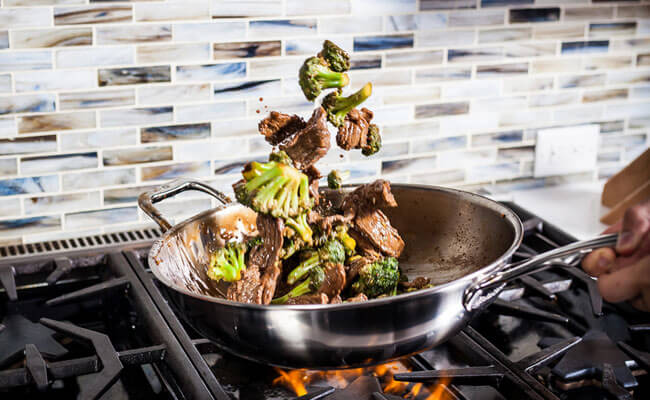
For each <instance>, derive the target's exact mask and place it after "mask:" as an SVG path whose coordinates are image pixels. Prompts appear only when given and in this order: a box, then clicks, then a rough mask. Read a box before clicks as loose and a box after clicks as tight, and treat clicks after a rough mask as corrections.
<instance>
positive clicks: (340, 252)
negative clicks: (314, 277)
mask: <svg viewBox="0 0 650 400" xmlns="http://www.w3.org/2000/svg"><path fill="white" fill-rule="evenodd" d="M307 254H308V257H307V258H305V259H304V260H303V261H302V262H301V263H300V264H298V266H297V267H296V268H294V269H293V270H292V271H291V272H289V275H288V276H287V282H288V283H289V284H290V285H293V284H294V283H296V282H297V281H298V280H299V279H301V278H302V277H303V276H305V275H306V274H307V273H308V272H309V271H311V270H312V269H313V268H314V267H316V266H318V265H320V264H321V263H324V262H332V263H334V264H342V263H343V262H344V261H345V248H344V247H343V245H342V244H341V243H340V242H339V241H338V240H329V241H327V242H325V244H323V246H321V247H319V248H318V249H317V250H316V251H310V252H309V253H307Z"/></svg>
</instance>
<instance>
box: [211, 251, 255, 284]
mask: <svg viewBox="0 0 650 400" xmlns="http://www.w3.org/2000/svg"><path fill="white" fill-rule="evenodd" d="M247 248H248V244H247V243H229V244H227V245H226V246H225V247H222V248H220V249H218V250H217V251H215V252H214V253H212V254H211V255H210V265H209V267H208V277H209V278H210V279H212V280H215V281H221V280H223V281H226V282H235V281H238V280H240V279H241V271H242V270H245V269H246V262H245V255H246V249H247Z"/></svg>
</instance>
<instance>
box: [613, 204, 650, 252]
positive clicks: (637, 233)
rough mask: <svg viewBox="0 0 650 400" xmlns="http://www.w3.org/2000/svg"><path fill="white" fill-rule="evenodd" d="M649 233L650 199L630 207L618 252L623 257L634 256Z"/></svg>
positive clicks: (624, 217)
mask: <svg viewBox="0 0 650 400" xmlns="http://www.w3.org/2000/svg"><path fill="white" fill-rule="evenodd" d="M648 231H650V199H648V200H646V201H645V202H643V203H640V204H638V205H636V206H634V207H630V208H629V209H628V210H627V211H626V212H625V215H624V216H623V224H622V226H621V233H620V234H619V236H618V243H616V251H617V252H618V253H619V254H622V255H629V254H632V253H633V252H634V251H635V250H636V248H637V246H638V245H639V243H640V242H641V239H642V238H643V237H644V236H645V234H646V233H648Z"/></svg>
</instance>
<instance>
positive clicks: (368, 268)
mask: <svg viewBox="0 0 650 400" xmlns="http://www.w3.org/2000/svg"><path fill="white" fill-rule="evenodd" d="M399 278H400V272H399V265H398V262H397V259H396V258H395V257H385V258H383V259H381V260H378V261H375V262H373V263H370V264H366V265H364V266H363V267H362V268H361V271H359V278H358V280H357V281H356V282H354V283H353V284H352V290H353V291H354V292H355V293H363V294H365V295H366V296H368V297H369V298H371V297H377V296H381V295H393V294H395V293H396V291H397V283H398V282H399Z"/></svg>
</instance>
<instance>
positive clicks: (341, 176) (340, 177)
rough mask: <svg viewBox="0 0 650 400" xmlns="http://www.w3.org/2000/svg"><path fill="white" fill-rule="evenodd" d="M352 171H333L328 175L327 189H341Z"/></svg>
mask: <svg viewBox="0 0 650 400" xmlns="http://www.w3.org/2000/svg"><path fill="white" fill-rule="evenodd" d="M349 176H350V171H338V170H336V169H333V170H332V171H330V173H329V174H327V187H329V188H330V189H340V188H341V185H342V184H343V181H344V180H346V179H348V177H349Z"/></svg>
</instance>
